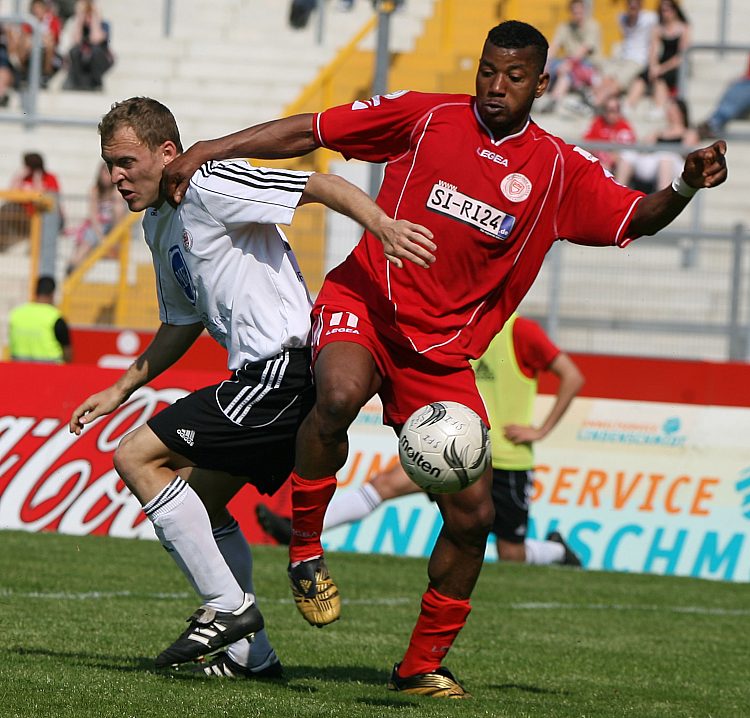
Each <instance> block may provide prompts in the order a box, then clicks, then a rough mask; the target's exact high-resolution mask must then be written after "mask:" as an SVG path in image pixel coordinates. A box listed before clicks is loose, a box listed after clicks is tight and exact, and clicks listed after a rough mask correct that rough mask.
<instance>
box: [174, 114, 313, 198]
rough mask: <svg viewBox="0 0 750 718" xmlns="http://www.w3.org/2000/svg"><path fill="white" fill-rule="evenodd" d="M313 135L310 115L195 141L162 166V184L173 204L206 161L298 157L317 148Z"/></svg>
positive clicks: (181, 195)
mask: <svg viewBox="0 0 750 718" xmlns="http://www.w3.org/2000/svg"><path fill="white" fill-rule="evenodd" d="M317 146H318V145H317V144H316V142H315V137H314V135H313V115H312V114H304V115H292V116H291V117H284V118H282V119H280V120H271V121H270V122H264V123H262V124H260V125H253V126H252V127H248V128H247V129H244V130H240V131H239V132H234V133H232V134H231V135H225V136H224V137H219V138H217V139H213V140H201V141H200V142H196V143H195V144H194V145H193V146H192V147H190V148H189V149H188V150H187V151H186V152H184V153H183V154H181V155H179V156H177V157H175V159H174V160H172V162H170V163H169V164H168V165H167V166H166V167H165V168H164V172H163V175H162V185H163V189H164V193H165V196H166V197H167V199H168V200H169V202H171V203H172V204H174V205H176V204H179V203H180V202H181V201H182V198H183V197H184V196H185V192H186V191H187V187H188V184H189V183H190V178H191V177H192V176H193V175H194V174H195V172H196V170H197V169H198V168H199V167H200V166H201V165H202V164H204V163H205V162H208V161H209V160H231V159H235V158H238V157H247V158H254V159H260V160H278V159H285V158H288V157H301V156H302V155H306V154H307V153H308V152H312V151H313V150H314V149H316V148H317Z"/></svg>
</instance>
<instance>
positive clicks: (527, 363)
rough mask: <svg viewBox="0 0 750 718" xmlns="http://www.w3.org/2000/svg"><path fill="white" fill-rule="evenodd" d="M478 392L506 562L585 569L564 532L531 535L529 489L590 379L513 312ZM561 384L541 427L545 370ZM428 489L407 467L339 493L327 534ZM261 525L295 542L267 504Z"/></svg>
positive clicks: (485, 361)
mask: <svg viewBox="0 0 750 718" xmlns="http://www.w3.org/2000/svg"><path fill="white" fill-rule="evenodd" d="M473 365H474V373H475V375H476V379H477V387H478V388H479V392H480V394H481V395H482V398H483V399H484V402H485V404H486V406H487V411H488V412H489V416H490V423H491V424H492V428H491V429H490V438H491V441H492V499H493V503H494V505H495V522H494V525H493V532H494V534H495V538H496V541H497V553H498V557H499V558H500V560H501V561H517V562H521V563H523V562H525V563H533V564H550V563H559V564H567V565H571V566H580V565H581V561H580V559H579V558H578V556H577V555H576V554H575V553H574V552H573V551H572V550H571V549H570V547H569V546H568V545H567V543H566V542H565V540H564V539H563V537H562V536H561V535H560V533H559V532H557V531H555V532H552V533H550V534H549V535H548V536H547V538H546V539H545V540H537V539H530V538H527V537H526V529H527V525H528V521H529V491H530V489H531V482H532V472H533V465H534V452H533V444H534V442H535V441H538V440H539V439H542V438H544V437H545V436H546V435H547V434H548V433H549V432H550V431H552V429H553V428H554V427H555V426H556V425H557V423H558V422H559V421H560V419H561V418H562V416H563V415H564V414H565V412H566V411H567V409H568V407H569V406H570V403H571V401H572V400H573V398H574V397H575V396H576V394H578V392H579V391H580V390H581V387H582V386H583V382H584V378H583V375H582V374H581V372H580V370H579V369H578V367H577V366H576V364H575V362H573V360H572V359H571V358H570V357H569V356H568V355H567V354H566V353H565V352H563V351H561V350H560V349H559V348H558V347H557V346H555V344H554V343H553V342H552V340H551V339H550V338H549V337H548V336H547V335H546V334H545V332H544V330H543V329H542V328H541V327H540V326H539V325H538V324H537V323H536V322H534V321H532V320H530V319H526V318H525V317H520V316H518V315H517V314H513V315H512V316H511V317H510V319H508V321H507V322H506V323H505V326H504V327H503V329H502V330H501V331H500V333H499V334H497V335H496V336H495V338H494V339H493V340H492V342H491V343H490V345H489V346H488V347H487V351H486V352H485V353H484V354H483V355H482V357H481V358H480V359H478V360H476V361H474V362H473ZM544 371H549V372H552V374H554V375H555V376H556V377H557V378H558V379H559V385H558V389H557V396H556V398H555V401H554V403H553V405H552V407H551V408H550V410H549V412H548V414H547V416H546V417H545V419H544V421H543V422H542V424H541V425H540V426H538V427H537V426H534V425H533V424H532V418H533V410H534V400H535V399H536V395H537V384H538V377H539V374H540V373H541V372H544ZM420 490H421V489H420V488H419V487H418V486H417V485H416V484H415V483H414V482H412V481H411V479H409V477H408V476H407V475H406V473H405V472H404V470H403V469H402V468H401V465H400V464H396V465H395V466H394V467H393V468H391V469H388V470H387V471H383V472H381V473H379V474H377V475H376V476H374V477H373V478H372V480H371V481H369V482H367V483H364V484H362V486H361V487H360V488H359V489H358V490H357V491H350V492H344V493H339V494H337V495H335V496H334V498H333V500H332V501H331V503H330V504H329V505H328V509H327V511H326V515H325V521H324V523H323V528H324V529H329V528H334V527H335V526H339V525H341V524H345V523H349V522H351V521H359V520H361V519H363V518H365V517H366V516H368V515H369V514H370V513H372V512H373V511H374V510H375V509H376V508H377V507H378V506H380V504H381V503H383V501H387V500H389V499H394V498H397V497H399V496H405V495H407V494H413V493H416V492H418V491H420ZM256 514H257V517H258V522H259V523H260V525H261V528H263V530H264V531H266V533H268V534H269V535H270V536H272V537H273V538H275V539H276V540H277V541H278V542H279V543H285V544H288V543H289V537H290V533H291V528H290V520H289V519H288V518H286V517H284V516H281V515H279V514H276V513H274V512H272V511H271V510H270V509H269V508H268V507H267V506H266V505H265V504H258V506H257V508H256Z"/></svg>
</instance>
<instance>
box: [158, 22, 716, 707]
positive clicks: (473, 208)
mask: <svg viewBox="0 0 750 718" xmlns="http://www.w3.org/2000/svg"><path fill="white" fill-rule="evenodd" d="M547 48H548V45H547V41H546V39H545V38H544V36H543V35H542V34H541V33H539V31H538V30H536V29H535V28H533V27H532V26H530V25H527V24H526V23H522V22H517V21H508V22H504V23H501V24H500V25H498V26H497V27H495V28H493V29H492V30H491V31H490V32H489V35H488V37H487V40H486V42H485V44H484V49H483V51H482V56H481V58H480V60H479V68H478V71H477V77H476V97H471V96H469V95H441V94H419V93H413V92H408V93H405V92H399V93H392V94H389V95H385V96H382V97H374V98H372V99H371V100H368V101H366V102H360V101H357V102H355V103H354V104H352V105H346V106H342V107H335V108H332V109H329V110H326V111H324V112H321V113H318V114H305V115H296V116H293V117H288V118H284V119H281V120H275V121H272V122H268V123H264V124H262V125H257V126H255V127H251V128H248V129H246V130H243V131H241V132H238V133H235V134H233V135H229V136H227V137H224V138H220V139H217V140H212V141H209V142H200V143H198V144H197V145H195V146H194V147H193V148H191V150H189V151H188V152H187V153H186V154H185V155H183V156H182V157H181V158H178V161H177V162H172V163H171V164H170V165H168V168H167V175H166V177H165V181H166V183H167V188H168V191H170V192H171V193H172V196H173V198H174V199H175V200H176V201H179V199H180V197H181V194H182V190H181V187H182V186H184V184H185V181H184V180H185V178H186V177H189V176H190V175H191V174H192V171H193V170H194V169H195V168H196V167H198V166H199V165H200V164H201V163H202V162H204V161H206V160H208V159H209V158H229V157H236V156H242V157H244V156H250V157H256V158H259V159H261V158H280V157H293V156H298V155H302V154H306V153H308V152H310V151H312V150H314V149H316V148H317V147H319V146H325V147H329V148H331V149H335V150H338V151H340V152H341V153H343V154H344V156H345V157H354V158H357V159H362V160H368V161H371V162H386V163H387V167H386V171H385V177H384V180H383V186H382V188H381V191H380V193H379V195H378V199H377V201H378V203H379V204H380V205H381V206H382V207H383V209H384V210H385V211H386V213H387V214H389V215H392V216H395V217H404V218H408V219H409V220H411V221H413V222H418V223H420V224H423V225H425V226H427V227H428V228H430V229H431V230H432V232H433V238H434V242H435V244H436V245H437V250H436V251H435V256H436V258H437V259H436V261H435V262H434V263H432V264H431V265H430V264H429V263H428V262H427V261H425V262H424V268H420V267H418V266H414V267H412V266H409V265H407V263H404V264H403V266H402V267H400V268H399V267H394V266H393V264H392V263H389V262H388V261H386V260H384V259H383V254H382V249H381V246H382V245H379V244H377V243H376V242H375V240H374V238H373V237H371V236H370V235H369V234H368V233H365V234H364V236H363V238H362V240H361V241H360V242H359V244H358V245H357V247H356V248H355V250H354V251H353V252H352V253H351V255H350V256H349V257H348V258H347V259H346V260H345V262H344V263H342V264H341V265H340V266H339V267H337V268H336V269H334V270H333V271H331V272H330V273H329V274H328V276H327V278H326V281H325V283H324V285H323V288H322V289H321V292H320V295H319V296H318V300H317V302H316V305H315V308H314V316H315V320H316V333H315V336H314V342H315V351H316V361H315V381H316V385H317V401H316V404H315V406H314V408H313V409H312V411H311V412H310V413H309V414H308V416H307V419H306V420H305V422H304V423H303V424H302V426H301V427H300V430H299V433H298V436H297V464H296V467H295V471H294V472H293V474H292V487H293V498H292V511H293V514H292V523H293V536H292V542H291V545H290V558H291V563H290V579H291V582H292V591H293V593H294V594H295V600H296V601H297V605H298V607H299V608H300V610H301V611H302V613H303V615H305V617H306V618H307V620H308V621H309V622H311V623H313V624H315V625H323V624H325V623H328V622H330V621H332V620H335V619H336V618H338V613H337V612H336V611H335V610H331V605H330V602H329V601H328V597H329V596H331V595H335V594H336V593H337V592H336V589H335V586H334V585H333V582H332V581H331V579H330V576H329V575H328V571H327V569H326V567H325V564H324V562H323V559H322V554H323V551H322V548H321V544H320V531H321V527H322V522H323V517H324V514H325V510H326V507H327V505H328V502H329V501H330V497H331V496H332V494H333V491H334V489H335V486H336V478H335V474H336V471H337V470H338V469H340V468H341V467H342V466H343V464H344V462H345V459H346V455H347V449H348V443H347V429H348V427H349V425H350V424H351V423H352V421H353V420H354V418H355V417H356V416H357V413H358V411H359V409H360V408H361V407H362V406H363V405H364V404H365V402H366V401H367V399H368V398H369V397H371V396H372V395H373V394H375V393H378V394H379V395H380V397H381V399H382V401H383V405H384V414H385V421H386V422H387V423H389V424H391V425H392V426H393V427H394V429H396V430H397V431H398V430H399V429H400V427H401V425H402V423H403V422H404V421H405V419H406V418H407V417H408V416H409V414H411V412H412V411H413V410H415V409H416V408H418V407H419V406H421V405H422V404H425V403H427V402H429V401H434V400H446V399H447V400H454V401H460V402H462V403H464V404H467V405H468V406H470V407H471V408H473V409H474V410H475V411H477V412H478V413H479V414H480V416H482V417H484V418H485V420H486V412H485V409H484V406H483V404H482V401H481V399H480V398H479V394H478V392H477V389H476V384H475V381H474V375H473V371H472V369H471V366H470V365H469V359H472V358H476V357H479V356H480V355H481V354H482V353H483V352H484V350H485V349H486V347H487V345H488V344H489V342H490V340H491V338H492V337H493V336H494V334H495V333H496V332H497V331H498V330H499V329H500V327H502V325H503V322H504V321H505V320H506V319H507V318H508V317H509V316H510V314H511V312H512V311H513V310H514V309H515V308H516V307H517V305H518V303H519V302H520V301H521V299H522V298H523V296H524V295H525V293H526V292H527V291H528V289H529V287H530V286H531V284H532V282H533V281H534V278H535V277H536V275H537V273H538V271H539V268H540V267H541V264H542V261H543V259H544V256H545V254H546V253H547V251H548V249H549V248H550V246H551V245H552V243H553V242H554V241H556V240H558V239H567V240H569V241H572V242H576V243H579V244H586V245H596V246H604V245H617V246H624V245H626V244H627V243H628V242H630V241H631V240H632V239H635V238H636V237H638V236H640V235H644V234H655V233H657V232H658V231H659V230H660V229H662V228H663V227H665V226H666V225H668V224H669V223H670V222H671V221H672V220H673V219H674V218H675V217H677V215H679V214H680V212H681V211H682V210H683V209H684V208H685V206H686V205H687V204H688V202H689V200H690V197H691V196H692V195H693V194H694V193H695V192H696V191H697V190H699V189H700V188H703V187H713V186H715V185H718V184H720V183H722V182H724V180H725V179H726V174H727V170H726V163H725V160H724V155H725V152H726V144H725V143H724V142H723V141H717V142H715V143H714V144H713V145H711V146H710V147H707V148H703V149H699V150H695V151H693V152H691V153H690V154H689V155H688V156H687V158H686V160H685V165H684V169H683V172H682V174H681V175H680V176H679V177H677V178H675V181H674V182H673V183H672V185H671V186H670V187H666V188H664V189H662V190H660V191H658V192H655V193H653V194H651V195H648V196H645V195H643V194H642V193H639V192H635V191H633V190H630V189H628V188H626V187H623V186H621V185H618V184H617V183H616V182H614V180H612V178H611V177H610V176H607V174H605V172H604V171H603V170H602V168H601V165H600V164H599V163H598V161H597V160H596V158H594V157H592V156H591V155H589V154H588V153H587V152H584V151H582V150H580V149H579V148H576V147H573V146H570V145H567V144H565V143H564V142H563V141H562V140H560V139H559V138H557V137H554V136H552V135H550V134H549V133H547V132H545V131H544V130H542V129H541V128H540V127H539V126H538V125H536V124H535V123H534V122H533V121H532V120H530V119H529V113H530V111H531V107H532V104H533V102H534V100H535V99H537V98H539V97H541V96H542V95H543V94H544V92H545V90H546V88H547V85H548V82H549V77H548V75H547V74H546V73H544V66H545V62H546V57H547ZM180 160H181V161H180ZM398 255H399V249H398V248H396V250H394V256H392V257H391V259H392V260H394V261H398V260H399V256H398ZM427 267H429V268H427ZM490 478H491V472H490V471H489V470H488V471H487V473H486V475H485V476H484V477H483V478H482V479H480V480H479V481H478V482H477V483H475V484H474V485H472V486H470V487H469V488H467V489H465V490H463V491H461V492H459V493H457V494H449V495H443V496H440V497H439V498H438V506H439V508H440V511H441V513H442V516H443V521H444V525H443V529H442V531H441V533H440V536H439V537H438V540H437V542H436V544H435V548H434V550H433V552H432V555H431V557H430V560H429V565H428V574H429V586H428V589H427V591H426V592H425V594H424V596H423V598H422V608H421V613H420V616H419V618H418V620H417V624H416V627H415V628H414V632H413V633H412V636H411V640H410V643H409V647H408V649H407V651H406V654H405V656H404V658H403V660H402V661H401V662H400V664H397V665H396V666H395V667H394V670H393V673H392V675H391V681H390V683H389V687H390V688H393V689H395V690H402V691H405V692H410V693H421V694H427V695H434V696H449V697H461V696H463V695H466V692H465V691H464V689H463V688H462V687H461V685H460V684H459V683H458V681H456V680H455V679H454V678H453V676H452V675H451V673H450V671H448V670H447V669H446V668H444V667H443V666H442V660H443V658H444V656H445V654H446V653H447V652H448V650H449V648H450V646H451V645H452V643H453V641H454V640H455V638H456V636H457V635H458V633H459V632H460V630H461V628H462V627H463V625H464V623H465V621H466V618H467V616H468V614H469V610H470V605H469V597H470V595H471V592H472V590H473V588H474V584H475V582H476V579H477V577H478V576H479V571H480V569H481V566H482V560H483V557H484V550H485V545H486V541H487V535H488V533H489V531H490V528H491V526H492V521H493V514H494V512H493V507H492V500H491V497H490Z"/></svg>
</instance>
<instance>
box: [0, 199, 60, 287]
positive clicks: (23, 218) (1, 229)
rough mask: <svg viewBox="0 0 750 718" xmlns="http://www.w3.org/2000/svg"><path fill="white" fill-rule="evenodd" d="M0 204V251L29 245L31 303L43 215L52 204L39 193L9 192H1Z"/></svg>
mask: <svg viewBox="0 0 750 718" xmlns="http://www.w3.org/2000/svg"><path fill="white" fill-rule="evenodd" d="M0 203H2V207H1V208H0V250H5V249H6V248H7V247H9V246H11V245H12V244H15V243H17V242H21V241H25V240H28V242H29V261H28V277H29V285H28V286H29V299H32V298H33V296H34V289H35V286H36V280H37V275H38V274H39V254H40V247H41V240H42V214H43V213H44V212H49V211H50V210H51V209H52V208H53V207H54V206H55V201H54V200H53V199H52V198H51V197H49V196H48V195H46V194H43V193H41V192H34V191H30V190H16V189H10V190H0ZM5 261H9V260H5Z"/></svg>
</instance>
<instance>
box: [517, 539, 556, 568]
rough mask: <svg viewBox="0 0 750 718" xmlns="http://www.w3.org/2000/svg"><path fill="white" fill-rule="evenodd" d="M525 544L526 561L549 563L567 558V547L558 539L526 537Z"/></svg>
mask: <svg viewBox="0 0 750 718" xmlns="http://www.w3.org/2000/svg"><path fill="white" fill-rule="evenodd" d="M523 545H524V548H525V549H526V563H535V564H549V563H562V562H563V561H564V560H565V547H564V546H563V545H562V544H560V543H557V541H538V540H537V539H526V541H524V544H523Z"/></svg>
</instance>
